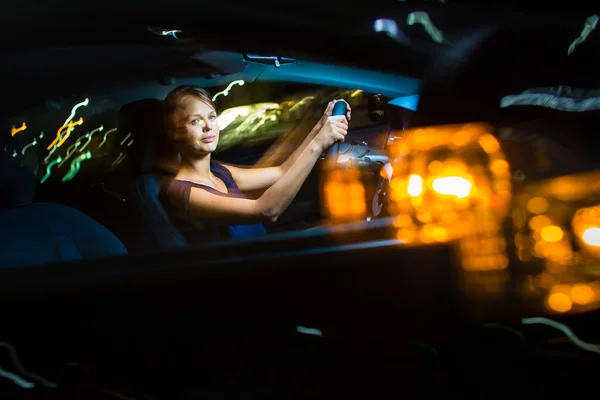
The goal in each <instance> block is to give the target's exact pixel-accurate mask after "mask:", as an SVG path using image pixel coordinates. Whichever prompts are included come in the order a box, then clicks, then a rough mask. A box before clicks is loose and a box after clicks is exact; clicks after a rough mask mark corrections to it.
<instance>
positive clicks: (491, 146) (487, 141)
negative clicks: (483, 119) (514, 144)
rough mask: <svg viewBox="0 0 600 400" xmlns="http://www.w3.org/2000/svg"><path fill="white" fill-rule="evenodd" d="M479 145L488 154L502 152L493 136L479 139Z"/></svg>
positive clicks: (487, 135)
mask: <svg viewBox="0 0 600 400" xmlns="http://www.w3.org/2000/svg"><path fill="white" fill-rule="evenodd" d="M479 145H480V146H481V148H482V149H483V151H485V152H486V153H488V154H492V153H496V152H497V151H499V150H500V144H499V143H498V141H497V140H496V138H495V137H494V136H493V135H490V134H489V133H488V134H485V135H483V136H481V137H480V138H479Z"/></svg>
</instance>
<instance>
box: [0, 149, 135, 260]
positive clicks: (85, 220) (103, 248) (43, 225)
mask: <svg viewBox="0 0 600 400" xmlns="http://www.w3.org/2000/svg"><path fill="white" fill-rule="evenodd" d="M4 142H5V143H2V149H0V171H1V172H0V231H1V233H0V268H5V267H18V266H27V265H33V264H46V263H54V262H59V261H70V260H83V259H92V258H98V257H102V256H112V255H121V254H127V250H126V249H125V246H124V245H123V244H122V243H121V242H120V241H119V239H117V237H116V236H115V235H113V234H112V233H111V232H110V231H109V230H108V229H106V228H105V227H104V226H102V225H101V224H99V223H98V222H96V221H95V220H93V219H92V218H90V217H88V216H87V215H85V214H84V213H82V212H80V211H78V210H76V209H74V208H72V207H68V206H65V205H62V204H55V203H34V202H33V198H34V195H35V188H36V185H37V177H36V170H37V165H36V163H37V160H35V162H31V160H25V159H24V158H23V157H22V156H20V155H18V153H16V152H15V153H13V151H14V147H15V141H14V140H12V138H11V139H9V140H8V141H7V140H4ZM30 153H31V154H33V152H30ZM13 154H17V155H16V156H13Z"/></svg>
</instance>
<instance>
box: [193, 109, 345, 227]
mask: <svg viewBox="0 0 600 400" xmlns="http://www.w3.org/2000/svg"><path fill="white" fill-rule="evenodd" d="M347 129H348V124H347V120H346V117H344V116H336V117H329V118H328V120H327V123H326V124H325V125H323V127H322V128H321V129H320V130H319V132H318V133H317V135H316V136H315V137H314V138H313V139H312V140H311V141H310V143H309V144H308V145H307V146H306V147H305V148H304V149H303V150H302V152H301V154H300V155H299V156H298V157H297V159H296V160H295V162H294V163H293V164H292V165H290V166H289V168H288V169H287V170H286V171H285V173H284V174H283V175H282V176H281V178H280V179H279V180H278V181H277V182H275V183H274V184H273V185H272V186H271V187H270V188H269V189H267V190H266V191H265V192H264V193H263V195H262V196H260V197H259V198H258V199H256V200H249V199H239V198H232V197H226V196H221V195H218V194H214V193H211V192H209V191H206V190H203V189H200V188H195V187H192V188H191V192H190V199H189V207H188V212H189V214H190V216H198V217H201V218H203V219H209V220H218V221H220V222H224V223H249V222H253V221H264V220H271V221H275V220H277V218H279V216H280V215H281V214H282V213H283V211H285V209H286V208H287V207H288V206H289V205H290V203H291V202H292V200H293V199H294V197H296V194H297V193H298V191H299V190H300V188H301V187H302V184H303V183H304V181H305V180H306V177H307V176H308V174H309V173H310V171H311V170H312V168H313V167H314V165H315V163H316V162H317V160H318V159H319V157H320V155H321V153H323V151H324V150H326V149H328V148H329V147H331V145H332V144H333V143H334V142H335V141H343V140H344V137H345V136H346V133H347Z"/></svg>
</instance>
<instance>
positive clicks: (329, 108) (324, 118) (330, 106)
mask: <svg viewBox="0 0 600 400" xmlns="http://www.w3.org/2000/svg"><path fill="white" fill-rule="evenodd" d="M338 101H343V102H344V103H346V110H347V111H346V118H347V119H348V121H350V120H351V119H352V109H351V108H350V104H348V102H347V101H346V100H344V99H339V100H333V101H330V102H329V104H327V108H326V109H325V112H324V113H323V116H322V117H321V120H320V124H321V125H323V124H324V123H325V122H327V118H329V117H331V114H332V112H333V106H334V105H335V103H337V102H338Z"/></svg>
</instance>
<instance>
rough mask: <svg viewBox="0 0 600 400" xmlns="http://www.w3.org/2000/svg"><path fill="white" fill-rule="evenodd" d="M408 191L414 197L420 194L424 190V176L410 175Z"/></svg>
mask: <svg viewBox="0 0 600 400" xmlns="http://www.w3.org/2000/svg"><path fill="white" fill-rule="evenodd" d="M406 191H407V192H408V194H409V195H411V196H413V197H416V196H419V195H420V194H421V193H422V192H423V178H421V177H420V176H419V175H411V176H409V177H408V186H407V187H406Z"/></svg>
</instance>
